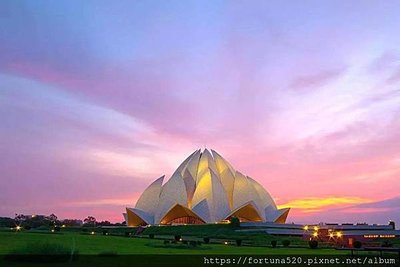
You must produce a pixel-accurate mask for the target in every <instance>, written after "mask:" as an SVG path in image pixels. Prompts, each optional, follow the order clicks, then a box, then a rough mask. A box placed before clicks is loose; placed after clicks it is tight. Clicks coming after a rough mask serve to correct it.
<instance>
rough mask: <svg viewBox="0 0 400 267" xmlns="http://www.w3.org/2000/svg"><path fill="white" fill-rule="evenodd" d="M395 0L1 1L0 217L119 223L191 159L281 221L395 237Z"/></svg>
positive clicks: (399, 198)
mask: <svg viewBox="0 0 400 267" xmlns="http://www.w3.org/2000/svg"><path fill="white" fill-rule="evenodd" d="M399 8H400V6H399V2H398V1H385V2H384V3H379V2H378V1H375V2H373V1H362V2H360V1H333V2H330V1H324V3H322V2H319V1H316V2H313V1H304V2H302V3H301V5H300V2H299V3H297V4H294V3H293V2H289V1H288V2H286V4H285V3H284V2H279V1H278V2H274V1H251V2H247V1H229V2H224V1H205V2H204V1H200V2H198V1H194V2H191V1H188V2H186V1H185V3H183V2H182V1H172V2H171V3H170V4H168V5H166V4H165V3H163V1H160V2H157V1H155V2H152V1H146V2H141V1H139V2H126V3H125V2H120V3H118V4H114V5H112V4H111V3H99V2H95V3H93V2H91V1H85V2H82V3H80V4H79V5H78V4H77V3H76V2H75V3H74V2H70V1H57V4H55V3H53V2H51V1H49V2H46V1H41V2H36V1H32V2H31V1H24V2H15V1H2V2H1V3H0V152H1V153H0V171H1V172H0V203H1V205H0V216H14V214H15V213H26V214H32V213H36V214H50V213H55V214H56V215H58V217H60V218H80V219H83V218H84V217H86V216H87V215H93V216H95V217H96V218H97V219H98V220H110V221H114V222H116V221H122V219H123V218H122V215H121V213H122V212H123V211H124V207H125V206H127V205H128V206H133V205H134V203H135V201H136V200H137V198H138V197H139V196H140V193H141V192H142V191H143V190H144V189H145V188H146V187H147V186H148V185H149V184H150V183H151V182H152V181H153V180H155V179H156V178H158V177H159V176H161V175H163V174H165V175H167V177H169V175H171V174H172V172H173V171H174V169H175V168H176V167H177V166H178V164H179V163H180V162H181V161H183V160H184V159H185V158H186V157H187V156H188V155H189V154H190V153H191V152H193V151H194V150H196V149H198V148H204V147H205V146H206V147H208V148H212V149H215V150H216V151H218V152H219V153H220V154H221V155H223V156H224V157H225V158H226V159H227V160H228V161H229V162H231V164H232V165H233V166H234V167H235V168H236V169H237V170H240V171H241V172H243V173H245V174H247V175H249V176H251V177H253V178H255V179H256V180H257V181H259V182H260V183H261V184H263V185H264V187H265V188H266V189H267V190H268V191H269V192H270V193H271V195H272V196H273V197H274V198H275V200H276V202H277V203H278V204H279V205H281V206H291V207H292V210H291V213H290V215H289V218H288V222H292V221H293V222H320V221H330V222H332V221H335V222H369V223H387V221H388V220H390V219H393V220H397V221H399V223H400V217H399V216H400V215H399V214H400V183H399V182H398V181H399V178H400V89H399V88H400V50H399V47H400V32H399V29H400V17H399V16H398V14H397V11H398V10H399Z"/></svg>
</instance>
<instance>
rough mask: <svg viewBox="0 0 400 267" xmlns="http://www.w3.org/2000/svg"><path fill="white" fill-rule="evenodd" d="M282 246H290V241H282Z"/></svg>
mask: <svg viewBox="0 0 400 267" xmlns="http://www.w3.org/2000/svg"><path fill="white" fill-rule="evenodd" d="M282 245H283V246H284V247H288V246H290V240H287V239H285V240H283V241H282Z"/></svg>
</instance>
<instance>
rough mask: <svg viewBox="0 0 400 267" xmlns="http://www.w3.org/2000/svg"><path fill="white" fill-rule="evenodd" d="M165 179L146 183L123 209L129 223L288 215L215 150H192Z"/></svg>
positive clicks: (260, 218)
mask: <svg viewBox="0 0 400 267" xmlns="http://www.w3.org/2000/svg"><path fill="white" fill-rule="evenodd" d="M164 178H165V176H162V177H160V178H158V179H157V180H155V181H154V182H153V183H152V184H151V185H149V186H148V187H147V189H146V190H145V191H144V192H143V193H142V195H141V196H140V198H139V199H138V201H137V203H136V205H135V207H134V208H133V207H132V208H131V207H127V208H126V213H124V217H125V221H126V222H127V225H128V226H139V225H141V226H144V225H171V224H206V223H219V222H224V221H226V220H229V219H230V218H231V217H237V218H239V220H240V221H241V222H271V223H285V221H286V218H287V216H288V213H289V208H285V209H278V208H277V207H276V204H275V202H274V200H273V199H272V197H271V195H270V194H269V193H268V192H267V191H266V190H265V189H264V188H263V186H262V185H261V184H259V183H258V182H257V181H256V180H254V179H253V178H250V177H249V176H246V175H244V174H242V173H241V172H239V171H237V170H235V169H234V168H233V167H232V166H231V165H230V164H229V162H228V161H226V160H225V159H224V158H223V157H222V156H221V155H220V154H218V153H217V152H215V151H214V150H211V152H210V151H209V150H207V149H204V150H203V151H201V150H197V151H195V152H194V153H192V154H191V155H190V156H189V157H188V158H187V159H186V160H184V161H183V162H182V163H181V165H180V166H179V167H178V168H177V169H176V171H175V172H174V173H173V175H172V176H171V177H170V178H169V179H168V181H166V182H165V183H164Z"/></svg>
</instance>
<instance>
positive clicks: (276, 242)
mask: <svg viewBox="0 0 400 267" xmlns="http://www.w3.org/2000/svg"><path fill="white" fill-rule="evenodd" d="M276 244H278V241H276V240H272V241H271V246H272V247H273V248H276Z"/></svg>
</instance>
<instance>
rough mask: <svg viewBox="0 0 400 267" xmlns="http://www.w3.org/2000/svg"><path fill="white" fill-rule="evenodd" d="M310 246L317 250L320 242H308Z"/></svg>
mask: <svg viewBox="0 0 400 267" xmlns="http://www.w3.org/2000/svg"><path fill="white" fill-rule="evenodd" d="M308 245H309V246H310V248H317V247H318V241H317V240H310V241H308Z"/></svg>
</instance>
